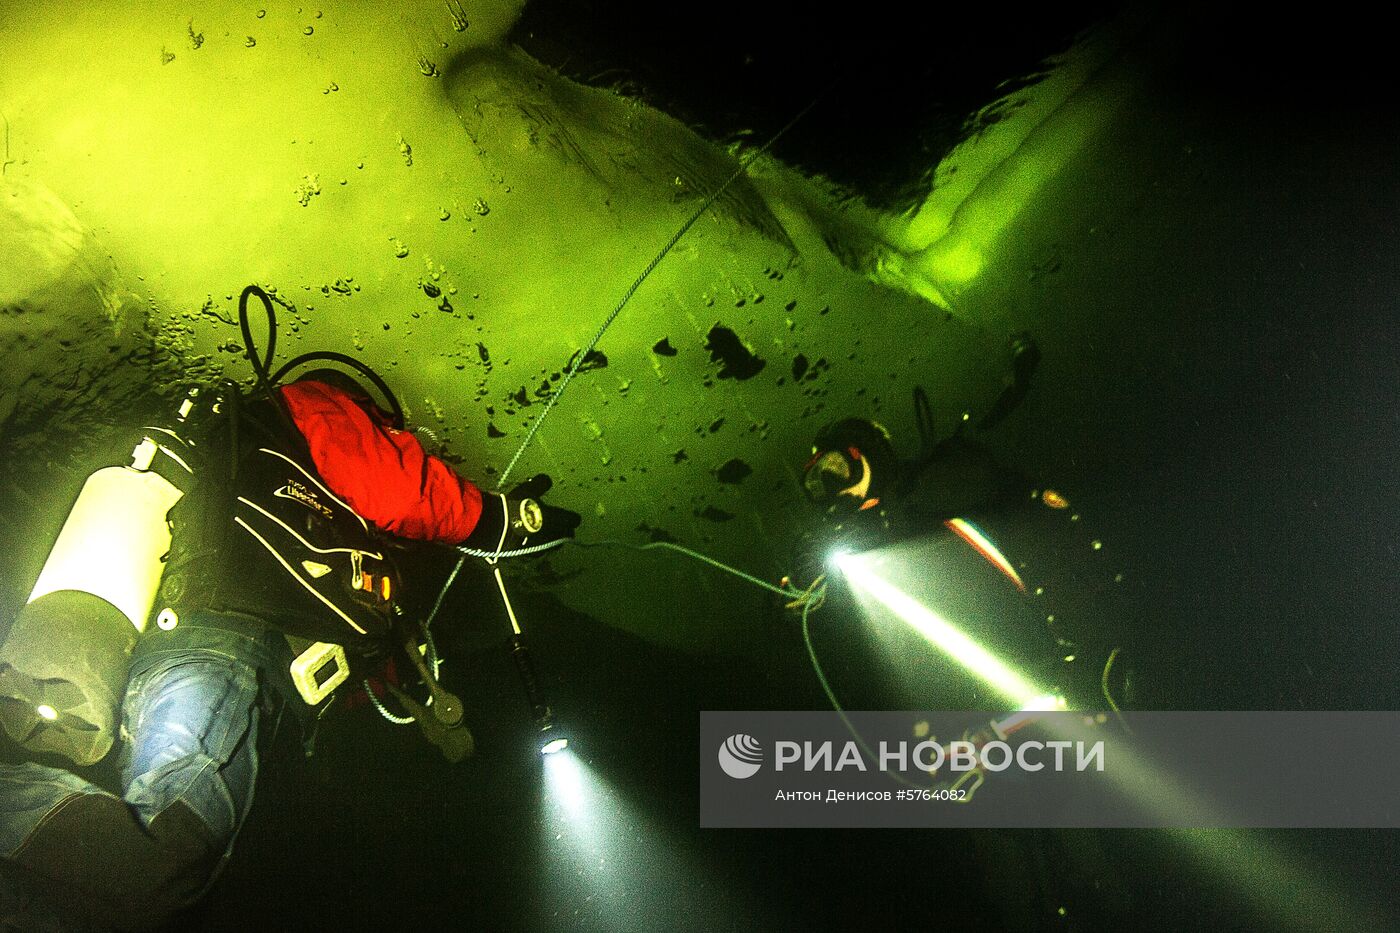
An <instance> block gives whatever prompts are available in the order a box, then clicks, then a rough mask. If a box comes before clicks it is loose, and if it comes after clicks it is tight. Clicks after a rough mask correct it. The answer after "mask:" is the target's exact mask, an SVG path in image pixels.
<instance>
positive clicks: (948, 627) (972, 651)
mask: <svg viewBox="0 0 1400 933" xmlns="http://www.w3.org/2000/svg"><path fill="white" fill-rule="evenodd" d="M836 562H837V565H838V566H839V567H840V568H841V570H842V572H843V573H845V575H846V579H847V580H849V581H850V582H851V585H852V586H854V587H856V588H858V589H860V590H862V591H864V592H865V593H867V594H868V595H870V596H871V597H873V598H874V599H875V600H876V601H877V602H879V603H880V604H881V605H883V606H885V608H887V609H889V610H890V611H891V612H893V613H894V614H895V615H897V616H899V617H900V619H902V620H903V621H904V622H905V623H906V624H907V625H908V626H909V627H910V628H912V629H914V631H916V632H918V633H919V634H920V635H922V636H924V638H926V639H928V640H929V641H930V642H931V643H932V644H933V645H935V646H936V647H937V648H938V649H939V650H941V651H943V652H944V653H945V654H947V655H948V656H949V657H950V658H952V659H953V660H954V661H956V662H957V663H959V664H961V665H962V666H963V667H965V668H966V669H967V670H968V671H969V672H970V673H972V674H974V675H976V676H977V677H980V678H981V679H982V680H983V681H985V682H986V683H987V684H988V685H990V686H991V687H992V688H993V689H995V690H996V691H997V692H999V693H1000V694H1001V695H1002V696H1004V697H1006V698H1007V699H1009V700H1010V701H1011V702H1012V703H1013V704H1014V708H1016V709H1035V708H1037V707H1038V706H1039V704H1041V703H1043V698H1044V697H1045V696H1046V691H1045V690H1042V689H1040V688H1038V687H1036V686H1034V685H1033V684H1031V683H1030V682H1029V681H1027V680H1026V679H1025V678H1023V677H1021V675H1019V674H1017V673H1016V672H1015V671H1013V670H1012V669H1011V668H1009V667H1007V666H1006V664H1004V663H1003V662H1002V661H1001V659H999V658H997V657H996V656H995V655H993V654H992V653H991V652H990V651H988V650H987V649H986V648H983V647H982V646H981V645H979V644H977V642H975V641H973V640H972V639H971V638H969V637H968V636H967V635H966V634H964V633H963V632H962V631H960V630H959V629H958V628H957V627H956V626H954V625H953V624H952V623H951V622H949V621H948V620H946V619H944V618H943V617H942V616H940V615H939V614H938V613H936V612H934V611H933V610H931V609H929V608H928V607H926V606H924V605H922V604H921V603H919V602H918V601H917V600H915V599H913V598H911V597H910V596H909V595H908V594H906V593H904V592H903V591H902V590H900V589H899V587H897V586H894V585H893V584H891V583H890V582H889V581H887V580H884V579H882V578H881V577H880V576H879V575H878V574H876V573H874V572H873V571H872V570H870V569H869V568H868V567H865V566H864V565H863V563H862V562H861V561H860V560H859V559H858V558H857V557H854V556H852V555H841V556H839V557H837V558H836Z"/></svg>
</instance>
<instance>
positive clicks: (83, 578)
mask: <svg viewBox="0 0 1400 933" xmlns="http://www.w3.org/2000/svg"><path fill="white" fill-rule="evenodd" d="M190 404H191V403H190V401H189V400H186V404H185V406H184V407H182V408H181V419H182V420H183V418H184V416H185V415H186V414H188V412H189V406H190ZM149 430H151V432H152V435H154V437H162V432H163V429H159V428H156V429H149ZM164 434H167V435H169V437H170V438H172V440H171V442H170V444H167V443H164V442H162V441H157V440H155V439H153V437H152V436H151V435H148V436H146V437H145V438H143V439H142V441H141V443H140V444H138V445H137V447H136V449H135V450H134V451H133V452H132V462H131V465H130V466H113V467H105V468H103V469H101V470H98V471H97V472H95V473H93V474H92V475H91V476H89V477H88V479H87V481H86V482H85V483H84V484H83V488H82V490H81V491H80V492H79V494H78V499H77V502H75V503H74V504H73V508H72V510H71V511H70V512H69V513H68V518H67V520H66V521H65V522H64V523H63V528H62V530H61V531H60V532H59V534H58V539H57V541H55V543H54V546H53V549H52V550H51V551H50V552H49V556H48V559H47V560H46V561H45V562H44V568H43V570H41V571H40V573H39V579H38V581H37V582H36V583H35V585H34V589H33V591H32V592H31V593H30V595H29V600H28V602H27V603H25V605H24V607H23V608H22V609H21V610H20V612H19V614H18V615H17V616H16V617H15V619H14V622H13V624H11V626H10V628H9V631H8V632H7V633H6V635H5V638H4V642H3V644H0V726H2V727H3V728H4V729H5V731H6V732H7V733H9V735H10V737H11V738H12V739H14V740H15V741H16V742H18V743H19V744H21V745H23V746H25V747H26V748H28V749H30V750H31V751H35V752H47V753H53V754H58V755H63V756H65V757H67V758H69V759H70V760H72V761H73V762H75V763H77V764H79V765H90V764H95V763H96V762H98V761H100V760H101V759H102V758H103V757H105V756H106V754H107V752H108V751H109V750H110V749H111V747H112V744H113V742H114V740H115V738H116V731H117V728H118V726H119V724H120V714H119V709H120V704H121V696H122V693H123V691H124V690H125V688H126V679H127V673H128V671H129V669H130V666H131V652H132V649H133V648H134V647H135V644H136V639H137V636H138V635H139V634H140V633H141V632H143V631H145V629H146V625H147V620H148V619H149V618H150V615H151V610H152V609H153V607H154V604H155V600H156V594H157V592H158V591H159V589H160V583H161V577H162V576H163V574H164V570H165V563H164V558H165V556H166V555H167V553H168V552H169V550H170V543H171V537H170V525H169V523H168V518H167V516H168V514H169V512H170V510H171V508H173V507H174V506H175V504H176V503H177V502H179V501H180V498H181V497H182V495H183V493H182V492H181V490H180V489H179V488H178V487H177V486H176V485H175V483H173V482H171V481H170V480H169V479H167V478H165V477H164V476H162V475H160V473H158V472H157V471H156V470H153V469H152V468H151V467H152V464H153V462H154V460H155V457H156V456H157V455H163V456H166V457H168V458H169V460H170V461H171V464H172V465H171V466H170V469H171V470H172V471H173V473H175V474H179V473H180V472H181V471H184V472H192V471H191V470H190V466H189V464H187V463H186V462H185V461H184V459H183V458H182V457H181V456H180V454H179V453H178V452H177V451H176V450H175V449H172V448H179V447H181V446H182V444H183V442H181V441H179V440H178V438H177V436H176V435H174V434H173V433H171V432H164Z"/></svg>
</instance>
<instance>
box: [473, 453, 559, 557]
mask: <svg viewBox="0 0 1400 933" xmlns="http://www.w3.org/2000/svg"><path fill="white" fill-rule="evenodd" d="M553 485H554V482H553V480H551V479H550V478H549V476H548V475H547V474H545V473H540V474H538V475H536V476H532V477H531V478H530V479H527V480H525V481H524V482H523V483H521V484H520V485H518V486H516V487H515V488H514V489H512V490H511V491H510V492H508V493H505V494H504V495H502V494H500V493H489V494H486V495H483V496H482V503H481V518H480V519H479V520H478V521H477V523H476V528H475V529H473V530H472V533H471V535H470V536H469V537H468V538H467V540H466V541H463V542H462V544H463V545H464V546H465V547H469V548H473V549H476V550H482V551H492V552H502V551H513V550H518V549H519V548H524V547H535V546H536V545H540V544H548V543H550V542H551V541H558V540H560V539H561V538H572V537H573V536H574V531H575V530H576V529H577V528H578V526H579V525H580V524H581V523H582V522H583V518H582V516H580V515H579V514H578V513H577V512H570V511H569V510H568V509H561V508H556V507H555V506H552V505H545V504H544V502H542V501H541V497H542V496H544V494H545V493H547V492H549V490H550V488H551V487H552V486H553Z"/></svg>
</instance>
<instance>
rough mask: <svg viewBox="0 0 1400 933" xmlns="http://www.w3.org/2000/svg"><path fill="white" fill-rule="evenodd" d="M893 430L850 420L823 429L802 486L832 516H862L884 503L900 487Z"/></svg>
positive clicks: (815, 443) (804, 472) (813, 448)
mask: <svg viewBox="0 0 1400 933" xmlns="http://www.w3.org/2000/svg"><path fill="white" fill-rule="evenodd" d="M897 463H898V461H897V459H896V457H895V452H894V445H893V443H891V441H890V435H889V432H888V431H886V430H885V429H884V427H882V426H881V425H879V424H876V423H875V422H873V421H867V420H866V419H864V418H846V419H844V420H842V421H837V422H835V423H834V424H829V425H827V426H826V427H825V428H823V429H822V430H821V433H819V434H818V435H817V437H816V440H815V441H814V442H813V445H812V456H811V458H810V459H808V461H807V463H806V465H805V466H804V468H803V476H802V486H803V488H804V489H805V490H806V493H807V496H808V498H809V499H811V500H812V502H813V503H815V504H816V505H818V506H820V507H821V508H823V509H824V510H825V511H827V512H828V513H834V514H840V513H850V512H861V511H865V510H867V509H872V508H874V507H876V506H877V505H879V504H880V497H881V496H882V495H889V494H890V492H891V491H892V490H893V489H894V486H895V472H896V469H897Z"/></svg>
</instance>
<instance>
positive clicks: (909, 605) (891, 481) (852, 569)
mask: <svg viewBox="0 0 1400 933" xmlns="http://www.w3.org/2000/svg"><path fill="white" fill-rule="evenodd" d="M1011 356H1012V366H1011V378H1010V379H1009V380H1008V382H1007V384H1006V385H1005V386H1004V388H1003V390H1002V392H1001V394H1000V395H999V396H998V398H997V399H996V400H995V401H994V402H993V404H992V405H991V407H990V408H989V409H988V411H987V413H986V414H985V415H984V416H982V417H981V418H980V419H977V420H976V421H974V420H973V418H972V416H971V415H970V414H967V413H964V414H963V415H962V417H961V419H960V420H959V423H958V426H957V429H956V430H955V431H953V432H952V434H951V435H950V436H947V437H945V438H944V439H942V440H937V441H936V440H935V437H936V436H937V432H936V431H935V428H934V424H933V418H932V415H931V408H930V405H929V401H928V398H927V396H926V394H925V393H924V391H923V390H922V389H921V388H920V389H915V390H914V421H915V424H916V426H917V429H918V434H919V440H920V443H919V450H918V453H917V455H916V456H915V457H913V458H909V459H901V458H900V457H899V456H898V454H897V452H896V449H895V445H894V441H893V439H892V437H891V434H890V432H889V431H888V430H887V429H886V428H885V427H883V426H882V425H880V424H878V423H877V422H874V421H871V420H869V419H865V418H855V417H851V418H845V419H842V420H839V421H836V422H834V423H831V424H829V425H827V426H826V427H825V428H823V429H822V430H821V431H820V432H819V433H818V434H817V436H816V438H815V439H814V442H813V445H812V449H811V456H810V457H809V458H808V460H807V461H806V463H805V464H804V465H803V468H802V486H803V490H804V492H805V494H806V497H807V499H808V500H809V501H810V502H811V503H812V504H813V506H814V507H815V508H816V509H818V510H819V513H818V514H819V515H820V520H821V521H820V527H819V528H816V529H815V530H813V531H811V532H809V533H807V534H806V535H805V536H804V537H803V539H802V541H801V542H800V543H799V554H798V556H797V557H796V559H795V561H794V566H795V572H794V574H793V575H792V578H796V579H797V580H799V581H802V582H803V583H806V582H807V581H817V582H815V583H813V584H811V585H809V586H808V587H807V590H806V591H805V592H806V593H807V594H809V596H815V595H816V593H817V592H819V591H820V592H821V593H822V595H823V597H826V596H834V595H836V593H837V592H846V591H849V590H851V589H854V590H856V591H857V592H856V593H855V595H856V596H858V597H859V598H860V599H861V600H862V602H863V603H864V604H868V603H869V602H870V600H871V599H872V594H874V593H878V594H881V595H882V598H883V601H884V602H885V603H886V608H888V607H889V604H890V603H894V604H896V605H898V606H899V607H900V609H898V610H896V613H895V614H896V615H899V616H900V617H901V618H902V619H903V621H905V622H906V623H908V624H909V626H910V627H911V628H913V629H914V630H915V631H917V632H918V633H919V634H921V635H923V636H924V638H925V639H926V640H928V641H931V642H932V643H933V644H934V646H935V647H936V648H938V649H939V653H940V655H941V657H940V659H939V665H941V664H942V663H943V662H947V664H948V666H947V667H946V668H945V667H941V666H938V665H935V666H936V667H937V669H938V670H939V671H940V672H941V674H940V675H939V676H933V675H929V676H928V677H927V678H926V679H925V680H924V681H923V683H922V686H923V687H929V686H933V687H935V688H936V689H938V690H940V691H942V692H941V693H940V694H939V697H938V699H941V700H942V701H943V702H946V703H953V704H956V705H954V706H953V708H971V707H969V706H967V705H966V704H970V703H977V704H983V705H987V706H991V707H999V708H1008V707H1007V704H1008V702H1009V703H1010V704H1011V705H1010V707H1009V708H1012V709H1018V708H1021V707H1023V706H1025V705H1026V704H1031V703H1039V702H1041V701H1043V700H1044V699H1045V698H1046V697H1055V698H1057V703H1058V702H1062V701H1066V700H1067V701H1070V702H1073V703H1078V704H1088V705H1089V706H1093V705H1098V700H1099V697H1098V694H1099V693H1100V690H1099V689H1098V688H1099V687H1100V686H1101V684H1100V681H1099V679H1098V678H1097V676H1094V677H1092V678H1091V676H1090V675H1091V673H1092V674H1095V675H1096V674H1097V667H1096V666H1095V664H1094V662H1093V661H1092V660H1091V658H1092V657H1095V656H1097V655H1098V654H1099V648H1098V647H1091V646H1090V644H1089V642H1090V641H1092V638H1089V637H1086V634H1085V633H1084V632H1082V631H1079V630H1078V626H1076V627H1075V628H1076V631H1075V632H1074V637H1071V634H1070V631H1069V626H1067V625H1066V623H1067V622H1068V621H1069V619H1068V618H1067V616H1066V613H1068V615H1070V616H1076V617H1080V618H1082V616H1083V615H1086V614H1088V613H1090V612H1093V611H1096V609H1097V607H1096V606H1095V605H1094V600H1093V599H1092V598H1090V597H1089V596H1086V595H1085V594H1086V593H1087V592H1088V591H1094V592H1095V593H1102V592H1103V591H1105V590H1106V589H1107V588H1106V587H1104V586H1103V585H1102V584H1103V582H1104V580H1105V578H1108V577H1111V578H1113V579H1115V580H1118V581H1121V579H1122V577H1121V575H1113V574H1105V573H1104V567H1103V560H1102V543H1101V542H1100V541H1098V540H1088V537H1087V534H1086V528H1085V526H1084V523H1082V522H1081V521H1080V517H1081V516H1080V515H1079V513H1078V512H1077V511H1075V510H1073V509H1071V508H1070V507H1069V502H1068V500H1067V499H1066V498H1065V497H1064V496H1063V495H1061V494H1060V493H1059V492H1056V491H1054V490H1052V489H1046V488H1044V487H1041V486H1038V485H1036V484H1034V483H1032V482H1031V481H1030V480H1029V479H1028V478H1026V477H1025V476H1023V475H1021V474H1020V473H1018V472H1017V471H1015V470H1012V469H1009V468H1008V467H1006V466H1004V465H1003V464H1002V463H1000V462H999V461H998V459H997V458H996V457H995V456H994V455H993V454H992V453H991V451H990V450H989V449H988V448H987V447H985V446H984V445H983V444H981V443H980V442H978V441H977V440H975V439H972V438H970V437H969V436H968V429H969V427H972V428H974V429H975V430H977V431H978V432H981V431H985V430H989V429H990V428H992V427H993V426H995V425H996V424H998V423H1000V422H1001V421H1002V420H1003V419H1004V418H1005V417H1006V416H1007V415H1008V414H1009V413H1010V412H1011V411H1012V410H1014V409H1015V408H1016V406H1017V405H1018V404H1019V403H1020V402H1021V400H1022V399H1024V397H1025V396H1026V394H1027V392H1028V389H1029V386H1030V379H1031V375H1032V373H1033V372H1034V370H1035V368H1036V364H1037V363H1038V362H1039V359H1040V353H1039V350H1038V348H1037V347H1036V344H1035V343H1034V341H1032V340H1031V339H1030V338H1028V337H1026V336H1024V335H1018V336H1017V337H1016V338H1014V339H1013V341H1012V343H1011ZM1081 538H1084V539H1086V540H1084V541H1080V540H1079V539H1081ZM792 578H789V579H788V580H786V581H784V582H785V583H786V584H787V585H792ZM831 584H839V587H838V589H837V590H833V591H830V592H827V589H826V588H827V587H828V586H829V585H831ZM811 603H812V599H810V598H809V599H799V600H795V601H793V603H792V604H791V605H792V607H793V608H798V609H804V608H805V607H806V606H808V605H809V604H811ZM851 608H852V609H854V607H851ZM1105 653H1106V652H1105ZM1109 657H1110V658H1111V657H1112V655H1109ZM1098 663H1099V665H1102V666H1104V667H1105V669H1107V668H1111V666H1112V664H1111V660H1110V661H1109V662H1108V663H1107V664H1105V663H1104V660H1103V658H1099V659H1098ZM954 672H960V673H961V675H962V676H958V677H954V676H951V675H952V674H953V673H954ZM1091 680H1092V682H1091ZM1103 680H1104V683H1105V685H1106V682H1107V677H1106V676H1105V677H1104V678H1103ZM954 682H961V683H965V684H967V689H966V690H963V691H962V692H959V691H958V690H956V689H954V687H953V686H952V685H953V683H954ZM910 689H911V695H910V697H909V698H907V699H914V698H920V699H922V701H923V702H925V703H927V702H929V700H930V699H934V698H933V697H930V696H927V695H926V694H924V693H921V692H919V690H918V689H915V688H912V687H911V688H910ZM828 692H829V693H830V691H828ZM1104 695H1105V698H1106V699H1107V702H1108V703H1109V704H1110V705H1112V704H1113V703H1114V700H1113V698H1112V696H1110V695H1108V694H1107V692H1106V687H1105V694H1104ZM1083 708H1089V707H1088V706H1085V707H1083Z"/></svg>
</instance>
